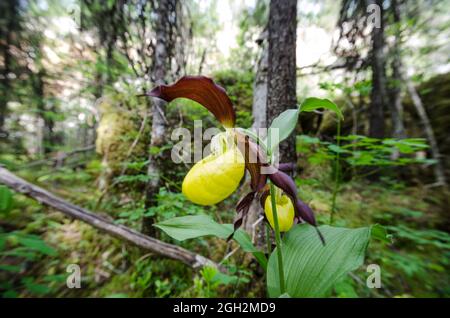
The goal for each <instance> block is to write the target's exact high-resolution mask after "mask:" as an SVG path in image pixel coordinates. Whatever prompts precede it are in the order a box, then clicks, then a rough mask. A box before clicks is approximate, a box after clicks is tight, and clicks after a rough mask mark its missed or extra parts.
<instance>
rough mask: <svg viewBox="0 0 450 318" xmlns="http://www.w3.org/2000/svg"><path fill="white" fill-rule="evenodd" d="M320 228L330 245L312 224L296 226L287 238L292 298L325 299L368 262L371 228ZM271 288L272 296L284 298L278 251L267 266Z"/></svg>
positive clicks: (285, 259) (285, 249)
mask: <svg viewBox="0 0 450 318" xmlns="http://www.w3.org/2000/svg"><path fill="white" fill-rule="evenodd" d="M319 229H320V231H321V233H322V234H323V236H324V237H325V241H326V245H323V244H322V243H321V241H320V240H319V239H318V237H317V234H316V230H315V229H314V227H312V226H310V225H308V224H300V225H297V226H295V227H294V228H293V229H291V230H290V231H289V232H288V233H286V235H285V237H284V238H283V247H282V254H283V267H284V275H285V284H286V291H285V293H287V294H288V295H290V296H291V297H325V296H327V295H329V293H330V291H331V289H332V287H333V286H334V284H335V283H336V282H338V281H339V280H340V279H341V278H343V277H344V276H345V275H347V273H349V272H350V271H352V270H355V269H357V268H358V267H360V266H361V265H362V264H363V262H364V255H365V252H366V249H367V245H368V242H369V239H370V232H371V228H370V227H363V228H357V229H347V228H338V227H331V226H328V225H324V226H321V227H319ZM267 288H268V292H269V295H270V297H280V296H281V292H280V288H279V278H278V259H277V254H276V250H275V251H273V253H272V255H271V256H270V258H269V263H268V265H267Z"/></svg>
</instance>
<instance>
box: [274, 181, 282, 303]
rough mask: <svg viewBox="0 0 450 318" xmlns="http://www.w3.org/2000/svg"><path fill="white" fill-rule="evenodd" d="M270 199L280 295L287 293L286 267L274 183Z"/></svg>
mask: <svg viewBox="0 0 450 318" xmlns="http://www.w3.org/2000/svg"><path fill="white" fill-rule="evenodd" d="M270 199H271V202H272V213H273V223H274V227H275V229H274V230H275V242H276V244H277V256H278V272H279V277H280V294H281V295H282V294H284V293H285V286H284V267H283V254H282V251H281V235H280V227H279V225H278V214H277V204H276V203H275V187H274V185H273V183H272V182H271V183H270Z"/></svg>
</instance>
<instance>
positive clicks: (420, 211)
mask: <svg viewBox="0 0 450 318" xmlns="http://www.w3.org/2000/svg"><path fill="white" fill-rule="evenodd" d="M272 2H277V1H275V0H273V1H272ZM291 2H292V1H291ZM371 3H375V4H378V5H379V6H380V8H381V12H380V16H381V18H382V23H381V25H380V27H379V28H373V27H371V25H370V23H368V19H367V16H368V14H369V13H368V11H367V8H368V5H369V4H371ZM274 7H275V6H274ZM270 8H271V3H270V1H269V0H246V1H238V0H230V1H219V0H186V1H177V0H164V1H157V0H128V1H125V0H104V1H101V0H98V1H97V0H59V1H56V0H34V1H33V0H3V1H1V2H0V164H1V165H2V166H3V170H2V171H3V173H4V171H5V168H6V169H8V170H9V171H11V172H12V173H14V174H16V175H18V176H20V177H21V178H24V179H26V180H27V181H29V182H30V183H32V184H35V185H37V186H39V187H41V188H45V189H47V190H48V191H49V192H51V193H53V194H55V195H57V196H59V197H61V198H63V199H64V200H66V201H67V202H71V203H73V204H75V205H76V206H79V207H83V208H84V209H87V210H89V211H94V213H96V214H98V215H101V216H103V217H105V218H106V219H108V220H111V222H112V223H114V224H120V225H124V226H126V227H127V228H131V229H134V230H137V231H142V232H144V233H145V234H148V235H151V236H154V237H156V238H157V239H159V240H162V241H165V242H168V243H171V244H176V245H180V246H182V247H184V248H186V249H187V250H190V251H194V252H195V253H198V254H200V255H203V256H205V257H207V258H209V259H212V260H214V261H216V262H222V263H224V264H226V265H227V266H228V268H229V269H230V271H229V274H227V275H225V274H220V273H218V272H216V271H215V270H214V269H212V268H209V267H205V268H203V269H201V270H196V269H193V268H191V267H190V266H186V264H183V263H182V262H179V261H178V260H174V259H171V258H166V257H161V256H160V255H157V254H155V253H148V252H146V251H145V250H142V249H140V248H138V247H135V246H133V245H130V244H128V243H126V242H125V241H123V240H121V239H118V238H113V237H112V236H110V235H108V234H106V233H104V232H102V231H99V230H98V229H95V228H93V227H91V226H90V225H88V224H86V223H85V222H83V221H82V220H75V219H72V218H68V217H67V216H64V215H63V214H61V213H60V212H59V211H58V210H57V209H54V208H49V207H47V206H45V205H43V204H40V203H39V200H35V199H33V198H32V197H30V196H29V195H23V194H20V193H19V192H14V195H13V198H12V202H11V200H10V199H8V198H9V194H8V191H9V190H7V188H6V187H5V186H4V185H3V186H2V185H0V294H1V295H2V296H3V297H43V296H46V297H212V296H218V297H220V296H226V297H265V292H264V285H265V283H264V275H263V273H261V271H260V270H259V269H258V267H257V263H256V262H255V260H253V259H252V258H251V257H249V256H246V257H243V256H244V253H243V252H242V251H241V250H236V246H235V245H234V243H227V242H225V241H223V240H219V239H215V238H204V239H201V240H192V241H186V242H182V243H180V242H176V241H174V240H173V239H170V238H169V237H168V236H166V235H165V234H164V233H161V232H158V231H155V229H154V228H153V229H152V227H151V226H149V225H151V223H153V222H155V221H159V220H164V219H168V218H171V217H174V216H182V215H196V214H200V213H204V214H208V215H211V216H213V217H214V218H215V219H216V220H218V221H220V222H221V223H232V222H233V218H234V216H235V210H234V205H235V203H236V202H237V200H238V199H239V197H240V196H242V195H243V194H244V193H246V188H248V184H247V183H244V184H243V185H242V186H241V189H240V190H239V191H238V192H237V193H235V194H233V195H232V196H231V197H230V198H228V199H227V200H225V201H224V202H221V203H220V204H218V205H217V206H213V207H201V206H197V205H194V204H192V203H190V202H188V201H187V200H186V199H185V198H184V196H183V195H182V194H181V189H180V187H181V182H182V180H183V177H184V175H185V174H186V172H187V171H188V168H189V167H187V166H185V165H183V164H175V163H173V162H172V161H171V160H170V151H171V148H172V146H173V144H174V143H175V142H174V141H171V140H170V134H171V132H172V129H173V128H175V127H186V128H188V129H190V130H191V131H192V130H193V128H194V120H199V119H201V120H203V126H204V127H208V126H209V127H210V126H213V125H215V126H218V127H219V124H218V123H217V122H216V121H215V119H214V117H213V116H211V115H210V114H209V113H208V112H207V111H206V110H205V109H204V108H202V107H200V106H199V105H197V104H195V103H193V102H189V101H187V100H176V101H174V102H172V103H169V104H164V103H163V104H162V106H161V102H155V101H154V100H152V99H150V98H147V97H143V96H141V95H142V94H143V93H145V92H147V91H149V90H150V89H151V88H152V87H154V86H155V85H157V84H162V83H171V82H173V81H175V80H176V79H178V78H179V77H181V76H183V75H187V74H188V75H198V74H203V75H206V76H209V77H211V78H213V79H214V80H215V81H216V82H217V83H219V84H220V85H221V86H223V87H224V88H225V89H226V91H227V93H228V95H229V96H230V98H231V99H232V101H233V104H234V107H235V109H236V112H237V118H238V119H237V123H238V126H240V127H244V128H249V127H252V126H253V127H265V126H266V121H267V117H266V116H265V114H266V106H267V107H270V103H271V99H273V98H274V97H273V96H272V97H271V96H270V90H269V92H268V83H270V80H271V79H274V78H275V77H274V75H273V74H272V73H271V71H270V70H271V69H273V67H272V66H273V65H275V64H273V63H276V62H277V61H276V59H271V58H270V56H272V55H271V54H270V52H269V47H270V43H269V42H270V40H271V39H272V38H273V37H271V34H272V35H274V34H277V32H279V31H280V30H277V26H276V25H274V24H269V23H268V22H269V16H270V15H271V14H274V15H275V14H277V13H276V12H272V13H271V12H270ZM449 8H450V2H449V1H448V0H444V1H437V0H424V1H405V0H389V1H383V0H376V1H363V0H361V1H358V0H342V1H334V0H323V1H316V0H299V1H298V3H297V25H296V26H295V27H296V29H297V38H296V44H295V46H296V68H295V70H294V69H290V70H288V71H290V72H294V73H295V83H294V87H295V84H296V92H297V94H296V95H297V101H298V102H299V103H300V102H301V101H302V100H303V99H304V98H306V97H309V96H316V97H327V98H329V99H331V100H333V101H334V102H335V103H336V104H338V106H339V107H340V108H341V109H342V111H343V113H344V116H345V120H344V121H343V122H342V124H341V125H338V124H337V121H336V118H335V115H334V114H332V113H330V112H326V111H324V112H316V113H309V114H307V115H304V114H302V115H301V118H300V124H299V125H298V127H297V129H296V132H295V135H296V136H295V145H296V146H295V148H296V149H295V152H296V153H295V154H294V156H293V158H295V157H297V159H296V160H297V163H298V165H297V174H296V182H297V186H298V189H299V193H300V196H301V197H302V199H303V200H304V201H305V202H308V203H309V205H310V206H311V207H312V209H313V210H314V212H315V213H316V215H317V218H318V221H319V223H320V224H328V223H329V222H330V215H331V214H332V213H331V212H332V211H333V215H334V217H333V218H334V219H333V220H332V222H333V224H334V225H336V226H348V227H358V226H365V225H368V224H373V223H379V224H382V225H384V226H385V227H386V228H387V229H388V231H389V233H391V234H392V235H393V244H391V245H388V244H382V243H379V242H374V243H371V245H370V247H369V252H368V255H367V259H366V262H365V263H366V264H370V263H375V264H379V265H380V266H381V268H382V288H380V289H369V288H367V287H366V285H365V281H366V277H367V275H368V274H367V273H366V271H365V268H361V269H359V270H358V271H355V272H354V273H352V274H351V275H350V276H348V277H346V278H345V279H344V280H342V281H341V282H340V283H338V284H337V285H336V286H335V288H334V290H333V293H332V296H335V297H448V296H450V278H449V277H450V276H449V262H450V249H449V248H450V235H449V230H450V222H449V204H450V202H449V192H448V187H447V186H448V180H449V178H450V140H449V138H450V137H449V123H450V61H449V52H450V50H449V49H450V41H449V39H450V37H449V23H450V19H449V16H450V13H449V10H448V9H449ZM278 14H280V12H278ZM281 14H284V13H283V12H281ZM270 28H272V29H270ZM294 40H295V36H294ZM294 43H295V42H294ZM294 61H295V59H294ZM269 86H270V85H269ZM268 93H269V96H268ZM268 103H269V104H268ZM272 103H273V101H272ZM290 107H295V105H290ZM158 125H159V126H158ZM158 127H163V133H162V134H159V135H156V133H157V131H158ZM337 136H340V137H339V138H337ZM150 171H153V172H154V171H157V177H156V178H155V177H154V174H151V173H150ZM1 175H2V172H0V177H1ZM0 181H1V180H0ZM0 183H1V182H0ZM15 190H17V189H15ZM256 215H257V214H256ZM249 218H251V215H250V216H249ZM253 221H254V220H253ZM251 223H252V220H247V221H246V222H245V224H244V227H245V228H246V229H247V230H249V232H250V233H252V230H253V229H252V228H251ZM254 239H255V240H258V236H257V235H256V236H255V237H254ZM69 264H78V265H79V266H80V268H81V272H82V282H81V284H82V288H80V289H77V288H75V289H69V288H67V287H66V277H67V272H66V268H67V266H68V265H69Z"/></svg>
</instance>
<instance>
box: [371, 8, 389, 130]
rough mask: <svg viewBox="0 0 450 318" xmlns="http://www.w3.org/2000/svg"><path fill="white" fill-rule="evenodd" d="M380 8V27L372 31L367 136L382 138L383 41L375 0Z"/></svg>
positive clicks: (384, 60) (384, 83)
mask: <svg viewBox="0 0 450 318" xmlns="http://www.w3.org/2000/svg"><path fill="white" fill-rule="evenodd" d="M375 3H376V4H377V5H378V6H379V8H380V19H381V21H380V27H379V28H377V27H375V26H374V27H373V30H372V61H371V63H372V92H371V105H370V113H369V136H370V137H374V138H383V137H384V108H385V103H386V72H385V63H386V59H385V53H384V48H385V41H384V21H383V18H384V10H383V1H382V0H376V1H375Z"/></svg>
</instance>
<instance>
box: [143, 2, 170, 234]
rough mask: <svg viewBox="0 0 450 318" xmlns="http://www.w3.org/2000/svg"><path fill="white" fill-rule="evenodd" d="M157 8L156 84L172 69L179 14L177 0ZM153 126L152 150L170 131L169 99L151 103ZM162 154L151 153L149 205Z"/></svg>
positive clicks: (148, 228)
mask: <svg viewBox="0 0 450 318" xmlns="http://www.w3.org/2000/svg"><path fill="white" fill-rule="evenodd" d="M156 5H157V7H156V8H155V9H154V12H153V14H154V15H155V34H156V46H155V50H154V53H153V65H152V69H151V74H150V78H151V79H152V82H153V83H154V84H155V85H162V84H165V80H166V77H167V75H168V70H169V69H170V63H169V62H170V47H171V43H169V42H170V41H171V39H172V37H171V23H170V21H171V20H173V19H174V16H175V15H176V12H177V11H176V5H177V3H176V0H161V1H158V2H156ZM151 105H152V106H151V114H152V129H151V141H150V149H155V147H161V146H162V145H163V144H164V137H165V133H166V119H165V116H164V108H165V106H166V102H164V101H163V100H161V99H154V100H152V103H151ZM160 160H161V158H160V156H159V155H153V154H150V156H149V164H148V170H147V175H148V177H149V181H148V183H147V189H146V208H147V209H148V208H150V207H152V206H155V205H156V203H157V202H156V195H157V194H158V191H159V187H160V185H161V171H160ZM153 223H154V218H153V217H146V218H144V220H143V226H142V231H143V232H144V233H146V234H149V235H155V234H156V231H155V230H154V227H153V226H152V224H153Z"/></svg>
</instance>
